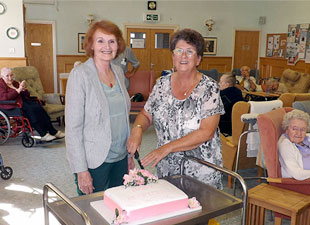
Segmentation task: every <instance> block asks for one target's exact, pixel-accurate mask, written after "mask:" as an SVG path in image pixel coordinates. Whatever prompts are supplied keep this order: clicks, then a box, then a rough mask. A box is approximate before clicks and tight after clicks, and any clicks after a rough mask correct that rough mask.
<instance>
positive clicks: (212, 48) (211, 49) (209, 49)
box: [203, 37, 217, 55]
mask: <svg viewBox="0 0 310 225" xmlns="http://www.w3.org/2000/svg"><path fill="white" fill-rule="evenodd" d="M204 39H205V43H206V49H205V51H204V53H203V54H204V55H216V47H217V38H216V37H204Z"/></svg>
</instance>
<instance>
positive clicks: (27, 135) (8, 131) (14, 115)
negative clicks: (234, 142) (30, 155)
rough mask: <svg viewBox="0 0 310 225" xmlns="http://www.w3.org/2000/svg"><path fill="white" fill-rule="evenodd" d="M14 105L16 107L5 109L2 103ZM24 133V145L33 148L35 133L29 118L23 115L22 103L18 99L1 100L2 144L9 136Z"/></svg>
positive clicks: (13, 136)
mask: <svg viewBox="0 0 310 225" xmlns="http://www.w3.org/2000/svg"><path fill="white" fill-rule="evenodd" d="M2 104H5V105H12V106H14V107H15V108H12V109H3V108H1V105H2ZM19 135H22V140H21V142H22V145H23V146H24V147H26V148H31V147H32V146H33V145H34V138H33V137H34V135H33V130H32V128H31V125H30V122H29V120H28V119H27V118H26V117H24V116H23V112H22V109H21V105H19V104H17V103H16V101H0V145H1V144H4V143H5V142H6V141H7V140H8V139H9V138H15V137H17V136H19Z"/></svg>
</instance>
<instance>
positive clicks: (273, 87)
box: [266, 77, 288, 94]
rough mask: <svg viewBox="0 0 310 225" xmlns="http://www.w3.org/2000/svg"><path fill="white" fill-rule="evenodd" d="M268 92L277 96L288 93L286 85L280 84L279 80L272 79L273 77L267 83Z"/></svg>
mask: <svg viewBox="0 0 310 225" xmlns="http://www.w3.org/2000/svg"><path fill="white" fill-rule="evenodd" d="M266 91H267V92H270V93H277V94H282V93H287V92H288V90H287V88H286V86H285V84H283V83H280V82H279V81H278V80H277V79H275V78H272V77H271V78H268V80H267V81H266Z"/></svg>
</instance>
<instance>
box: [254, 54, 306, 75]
mask: <svg viewBox="0 0 310 225" xmlns="http://www.w3.org/2000/svg"><path fill="white" fill-rule="evenodd" d="M285 69H292V70H295V71H298V72H302V73H309V74H310V63H305V61H304V60H299V61H298V62H297V63H296V65H295V66H291V65H287V59H280V58H270V57H261V58H260V66H259V76H260V78H266V77H279V78H280V77H281V76H282V73H283V71H284V70H285Z"/></svg>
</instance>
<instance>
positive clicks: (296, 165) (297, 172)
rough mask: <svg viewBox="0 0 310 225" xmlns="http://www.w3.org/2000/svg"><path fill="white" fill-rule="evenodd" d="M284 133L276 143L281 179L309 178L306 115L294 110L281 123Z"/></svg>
mask: <svg viewBox="0 0 310 225" xmlns="http://www.w3.org/2000/svg"><path fill="white" fill-rule="evenodd" d="M282 128H283V130H284V131H285V133H284V134H282V135H281V137H280V139H279V141H278V148H279V161H280V165H281V172H282V177H293V178H295V179H296V180H305V179H308V178H310V135H309V134H307V132H308V131H309V130H310V129H309V128H310V117H309V115H308V114H307V113H305V112H303V111H301V110H298V109H294V110H293V111H291V112H288V113H287V114H286V115H285V116H284V118H283V121H282Z"/></svg>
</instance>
